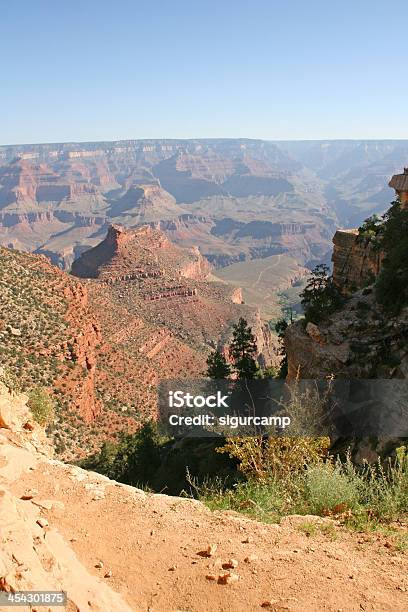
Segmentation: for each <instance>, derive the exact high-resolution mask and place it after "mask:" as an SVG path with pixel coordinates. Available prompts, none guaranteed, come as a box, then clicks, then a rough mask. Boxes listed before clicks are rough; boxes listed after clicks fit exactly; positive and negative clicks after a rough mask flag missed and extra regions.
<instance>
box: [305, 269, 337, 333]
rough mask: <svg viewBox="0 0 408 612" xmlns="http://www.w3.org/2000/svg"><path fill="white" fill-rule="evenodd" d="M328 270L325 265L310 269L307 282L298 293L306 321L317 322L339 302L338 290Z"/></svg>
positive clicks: (332, 310)
mask: <svg viewBox="0 0 408 612" xmlns="http://www.w3.org/2000/svg"><path fill="white" fill-rule="evenodd" d="M328 272H329V268H328V267H327V266H326V265H324V264H320V265H318V266H316V267H315V268H314V270H312V276H311V277H310V279H309V282H308V283H307V285H306V287H305V289H304V290H303V291H302V293H301V294H300V297H301V298H302V306H303V309H304V311H305V319H306V321H312V322H313V323H319V321H321V320H322V319H324V317H325V316H327V315H329V314H331V313H332V312H334V311H335V310H336V308H338V306H340V304H341V301H342V300H341V295H340V292H339V290H338V289H337V287H336V285H335V284H334V282H333V277H332V276H329V274H328Z"/></svg>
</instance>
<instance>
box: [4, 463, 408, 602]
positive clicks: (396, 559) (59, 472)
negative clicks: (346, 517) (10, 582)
mask: <svg viewBox="0 0 408 612" xmlns="http://www.w3.org/2000/svg"><path fill="white" fill-rule="evenodd" d="M20 463H21V462H20ZM8 486H9V490H10V492H11V493H12V495H14V496H15V499H17V500H18V503H17V506H20V507H22V508H24V507H25V506H24V505H27V504H30V505H33V503H34V502H35V503H36V504H39V505H36V508H37V510H38V511H39V512H40V514H41V516H43V517H44V518H46V519H47V521H48V523H49V528H51V529H53V530H56V531H57V532H58V533H59V534H60V535H61V536H62V537H63V539H64V541H65V542H66V543H67V544H68V545H69V546H70V547H71V548H72V550H73V551H74V552H75V555H76V557H77V558H78V560H79V562H80V563H81V564H82V565H83V566H84V567H85V568H86V570H87V571H88V572H89V574H91V575H92V576H94V577H95V578H96V579H98V580H99V581H100V582H103V583H105V584H106V586H108V587H109V588H110V589H111V590H113V591H115V592H116V593H118V594H120V595H121V597H122V598H123V600H124V601H125V602H126V603H127V604H128V606H129V608H130V609H131V610H134V611H137V612H139V611H140V612H147V611H150V612H176V611H178V612H204V611H205V612H208V611H214V612H247V611H249V610H258V609H262V607H264V608H265V609H269V610H292V611H299V612H300V611H309V610H310V611H312V610H327V611H333V612H340V611H344V612H352V611H361V610H365V611H372V610H376V611H377V610H384V611H390V612H391V611H393V612H394V611H398V610H401V611H402V610H404V611H405V610H408V555H407V553H405V554H404V553H403V552H399V551H397V550H395V549H394V547H393V546H392V545H391V544H390V542H389V541H388V540H387V538H386V537H385V536H384V535H377V534H355V533H351V532H349V531H346V530H345V529H344V528H342V527H340V526H338V525H335V524H334V523H333V522H332V521H331V520H329V519H319V518H317V517H298V516H295V517H287V518H286V519H284V520H283V521H282V523H281V525H279V526H278V525H265V524H261V523H257V522H255V521H251V520H248V519H246V518H244V517H242V516H240V515H238V514H235V513H212V512H210V511H209V510H208V509H207V508H205V507H204V506H203V505H202V504H201V503H199V502H195V501H193V500H183V499H179V498H175V497H168V496H165V495H149V494H145V493H144V492H142V491H139V490H138V489H133V488H131V487H127V486H124V485H119V484H118V483H114V482H112V481H109V480H107V479H105V478H103V477H101V476H99V475H96V474H94V473H88V472H84V471H83V470H80V469H79V468H75V467H72V466H67V465H63V464H61V463H59V462H54V461H49V460H43V461H38V462H37V463H36V465H34V466H30V467H28V468H27V466H24V465H23V467H22V469H21V470H20V473H19V474H18V477H17V478H10V475H9V485H8ZM27 494H29V495H30V494H34V497H33V498H32V499H31V500H24V501H23V500H21V499H20V498H21V497H22V496H24V495H26V496H27ZM29 495H28V496H29ZM44 500H45V501H44ZM41 505H43V507H41ZM305 523H307V524H309V523H315V524H316V529H315V533H314V534H312V535H310V536H309V537H308V536H307V535H306V534H305V533H304V532H303V531H302V529H303V527H304V525H305ZM327 525H329V526H328V527H327ZM44 537H45V539H47V537H48V536H47V534H45V536H44ZM212 545H214V546H212ZM211 546H212V550H210V555H211V556H205V555H203V554H201V555H200V554H198V553H200V552H202V553H203V552H204V551H206V550H207V549H208V548H209V547H211ZM230 560H232V561H233V562H232V564H231V565H234V566H235V567H233V568H230V569H226V570H225V569H223V568H222V564H225V563H228V562H229V561H230ZM236 562H237V563H236ZM228 571H229V572H230V574H232V576H233V577H232V578H231V576H230V577H229V578H224V582H225V581H226V582H227V584H221V583H219V582H223V579H222V578H221V579H219V577H220V576H223V575H225V574H227V573H228ZM236 576H238V578H236ZM38 588H40V587H38ZM118 606H119V607H118V608H116V607H111V608H110V609H111V610H112V611H115V612H116V610H117V612H122V610H121V609H120V604H118ZM89 609H93V608H92V607H90V608H89ZM81 612H82V609H81ZM104 612H108V611H107V610H104Z"/></svg>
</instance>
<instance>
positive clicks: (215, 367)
mask: <svg viewBox="0 0 408 612" xmlns="http://www.w3.org/2000/svg"><path fill="white" fill-rule="evenodd" d="M207 366H208V368H207V376H209V377H210V378H219V379H220V378H228V377H229V376H230V375H231V366H230V365H229V364H228V363H227V360H226V359H225V357H224V355H223V354H222V353H220V351H213V352H212V353H210V354H209V355H208V357H207Z"/></svg>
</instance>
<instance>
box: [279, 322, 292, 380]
mask: <svg viewBox="0 0 408 612" xmlns="http://www.w3.org/2000/svg"><path fill="white" fill-rule="evenodd" d="M292 322H293V319H292V315H291V323H292ZM287 328H288V322H287V321H286V319H285V318H284V317H282V318H281V319H278V321H277V322H276V324H275V331H276V333H277V334H278V338H279V354H280V355H282V361H281V363H280V368H279V374H278V378H286V376H287V375H288V356H287V354H286V350H285V345H284V337H285V332H286V330H287Z"/></svg>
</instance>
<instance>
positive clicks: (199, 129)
mask: <svg viewBox="0 0 408 612" xmlns="http://www.w3.org/2000/svg"><path fill="white" fill-rule="evenodd" d="M407 22H408V2H406V0H401V1H400V0H398V1H396V0H383V1H379V0H370V1H368V0H354V1H349V0H325V1H321V0H248V1H243V0H235V1H232V0H218V2H215V1H213V0H188V1H184V0H171V1H170V0H160V1H158V0H146V1H138V0H133V1H130V0H129V1H125V0H110V1H105V0H98V1H95V0H80V1H78V0H65V2H56V1H55V0H53V1H52V2H51V1H49V0H44V1H41V0H20V1H19V2H11V0H8V1H7V2H5V1H4V0H0V143H1V144H10V143H25V142H27V143H30V142H60V141H70V140H79V141H80V140H82V141H84V140H112V139H121V138H193V137H196V138H199V137H203V138H204V137H208V138H210V137H248V138H266V139H305V138H306V139H314V138H318V139H320V138H321V139H325V138H375V139H376V138H408V120H407V97H408V95H407V94H408V79H407V77H406V75H407V70H408V61H407V60H408V53H407V34H406V32H407Z"/></svg>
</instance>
